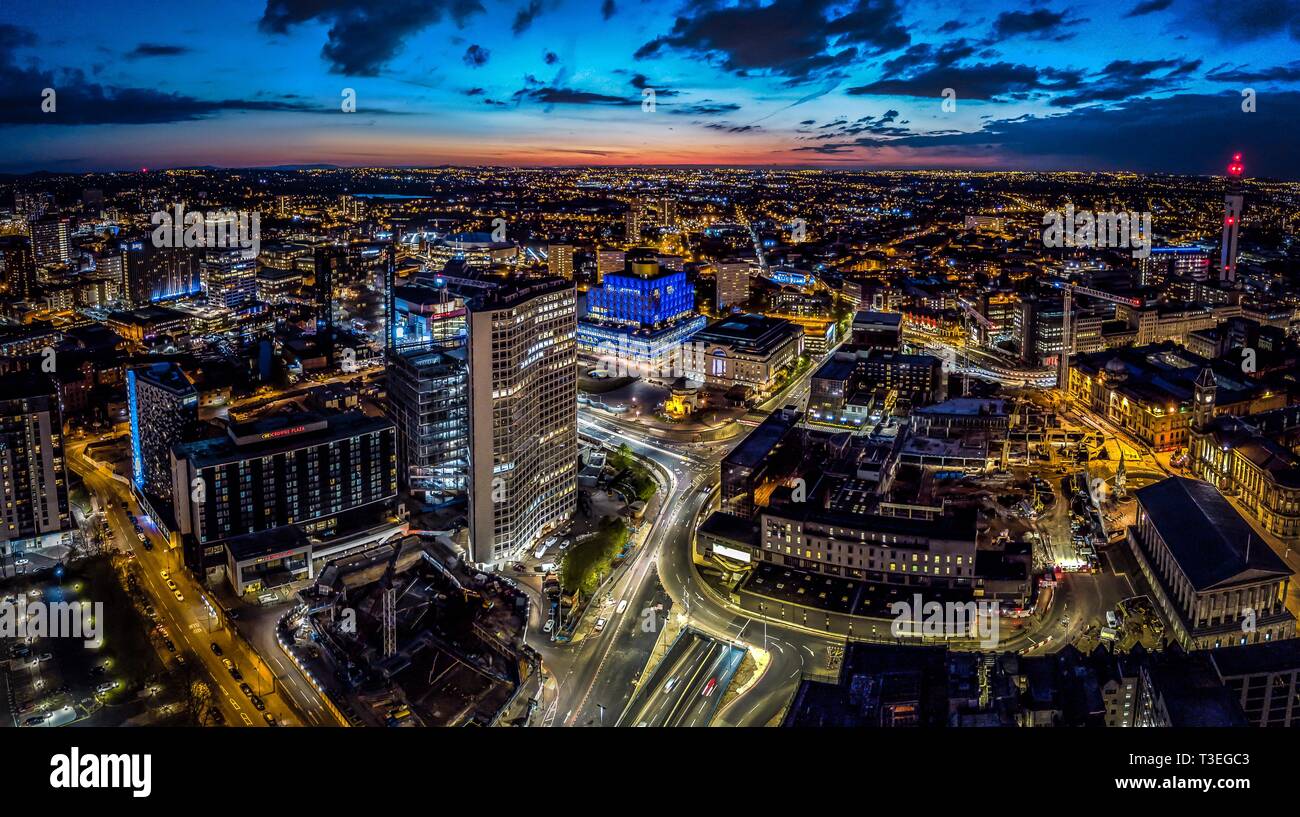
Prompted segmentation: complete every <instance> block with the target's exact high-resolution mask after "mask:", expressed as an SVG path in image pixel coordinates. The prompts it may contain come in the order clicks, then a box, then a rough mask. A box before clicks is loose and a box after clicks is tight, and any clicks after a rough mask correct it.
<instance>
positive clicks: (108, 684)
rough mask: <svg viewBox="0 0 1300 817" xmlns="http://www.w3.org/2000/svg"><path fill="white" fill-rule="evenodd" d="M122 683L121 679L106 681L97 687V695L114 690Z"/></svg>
mask: <svg viewBox="0 0 1300 817" xmlns="http://www.w3.org/2000/svg"><path fill="white" fill-rule="evenodd" d="M121 685H122V682H121V681H104V682H103V683H101V684H98V685H97V686H96V687H95V694H96V695H103V694H104V693H106V692H112V691H113V690H115V689H117V688H118V687H119V686H121Z"/></svg>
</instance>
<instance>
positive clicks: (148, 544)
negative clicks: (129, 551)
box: [144, 539, 153, 550]
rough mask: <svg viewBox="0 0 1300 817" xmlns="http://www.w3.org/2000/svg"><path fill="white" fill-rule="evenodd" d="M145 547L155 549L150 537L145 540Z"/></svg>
mask: <svg viewBox="0 0 1300 817" xmlns="http://www.w3.org/2000/svg"><path fill="white" fill-rule="evenodd" d="M144 549H145V550H153V542H150V541H149V540H148V539H146V540H144Z"/></svg>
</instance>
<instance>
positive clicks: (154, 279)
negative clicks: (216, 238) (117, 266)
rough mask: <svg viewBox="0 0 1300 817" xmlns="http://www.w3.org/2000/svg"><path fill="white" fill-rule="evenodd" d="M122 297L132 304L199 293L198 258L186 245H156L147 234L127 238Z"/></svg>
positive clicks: (137, 304) (124, 252) (128, 303)
mask: <svg viewBox="0 0 1300 817" xmlns="http://www.w3.org/2000/svg"><path fill="white" fill-rule="evenodd" d="M121 249H122V258H123V278H124V282H123V283H124V286H123V295H122V300H123V301H124V302H125V303H126V304H127V305H128V306H132V307H137V306H144V305H146V304H151V303H157V302H159V301H167V300H171V299H173V298H183V297H185V296H187V295H197V294H198V293H199V292H201V291H202V289H203V287H202V281H201V277H200V273H199V264H198V258H197V256H196V255H195V253H194V251H193V250H190V249H186V248H184V247H175V248H173V247H155V246H154V245H153V242H151V241H150V240H149V239H147V238H143V239H135V240H131V241H124V242H122V244H121Z"/></svg>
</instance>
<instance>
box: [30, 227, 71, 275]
mask: <svg viewBox="0 0 1300 817" xmlns="http://www.w3.org/2000/svg"><path fill="white" fill-rule="evenodd" d="M32 252H33V254H34V255H35V257H36V265H37V266H38V267H48V266H54V265H58V264H66V263H68V262H69V261H71V260H72V234H71V222H70V221H69V220H68V218H67V217H66V216H47V217H46V218H43V219H41V220H40V221H36V222H33V224H32Z"/></svg>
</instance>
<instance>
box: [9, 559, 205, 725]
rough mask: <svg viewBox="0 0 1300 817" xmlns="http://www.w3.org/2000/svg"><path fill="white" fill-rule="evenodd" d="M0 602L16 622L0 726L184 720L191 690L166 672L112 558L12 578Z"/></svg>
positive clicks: (11, 632)
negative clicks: (184, 693) (185, 699)
mask: <svg viewBox="0 0 1300 817" xmlns="http://www.w3.org/2000/svg"><path fill="white" fill-rule="evenodd" d="M64 604H67V605H76V606H68V607H63V605H64ZM83 604H84V605H88V606H89V610H88V611H87V613H86V614H85V617H82V614H81V612H80V611H81V607H80V605H83ZM0 605H2V606H0V615H3V616H6V617H8V622H10V623H9V624H7V625H6V626H5V627H4V628H3V631H0V636H3V637H0V672H2V673H3V679H2V681H0V692H3V697H2V698H0V722H7V723H8V724H9V725H12V726H25V727H38V726H62V725H67V724H70V723H86V724H91V725H97V726H119V725H128V724H146V723H148V724H156V723H163V722H169V721H172V720H174V719H176V718H178V717H180V716H183V714H184V709H185V706H184V704H183V701H182V700H181V693H182V690H181V689H180V688H179V685H178V684H175V683H171V684H169V683H167V681H168V679H167V678H166V677H165V676H164V675H162V671H163V666H162V663H161V662H160V661H159V660H158V657H157V655H156V654H155V652H154V651H153V649H151V647H150V644H149V640H148V638H147V637H146V635H145V627H146V624H145V623H144V622H143V621H142V620H141V618H140V617H139V616H138V615H137V613H136V611H135V609H134V608H133V605H132V603H131V601H130V599H129V597H128V596H127V594H126V593H125V592H124V591H123V589H122V587H121V586H120V584H119V583H118V580H117V576H116V575H115V571H114V567H113V565H112V562H111V559H110V558H109V557H107V556H101V557H97V558H95V559H90V560H86V561H84V562H81V563H79V564H77V565H76V566H74V567H72V568H67V569H66V570H65V569H63V568H62V567H61V566H59V567H56V568H55V569H53V570H47V571H42V572H41V573H39V574H34V575H27V576H19V577H16V578H14V579H10V580H9V581H7V582H5V583H4V584H3V585H0ZM59 608H63V610H64V611H65V614H64V615H62V616H60V615H58V614H57V613H54V612H53V611H54V610H57V609H59ZM68 611H75V612H72V613H68ZM74 618H76V619H80V620H78V621H75V622H74V621H73V619H74Z"/></svg>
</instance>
